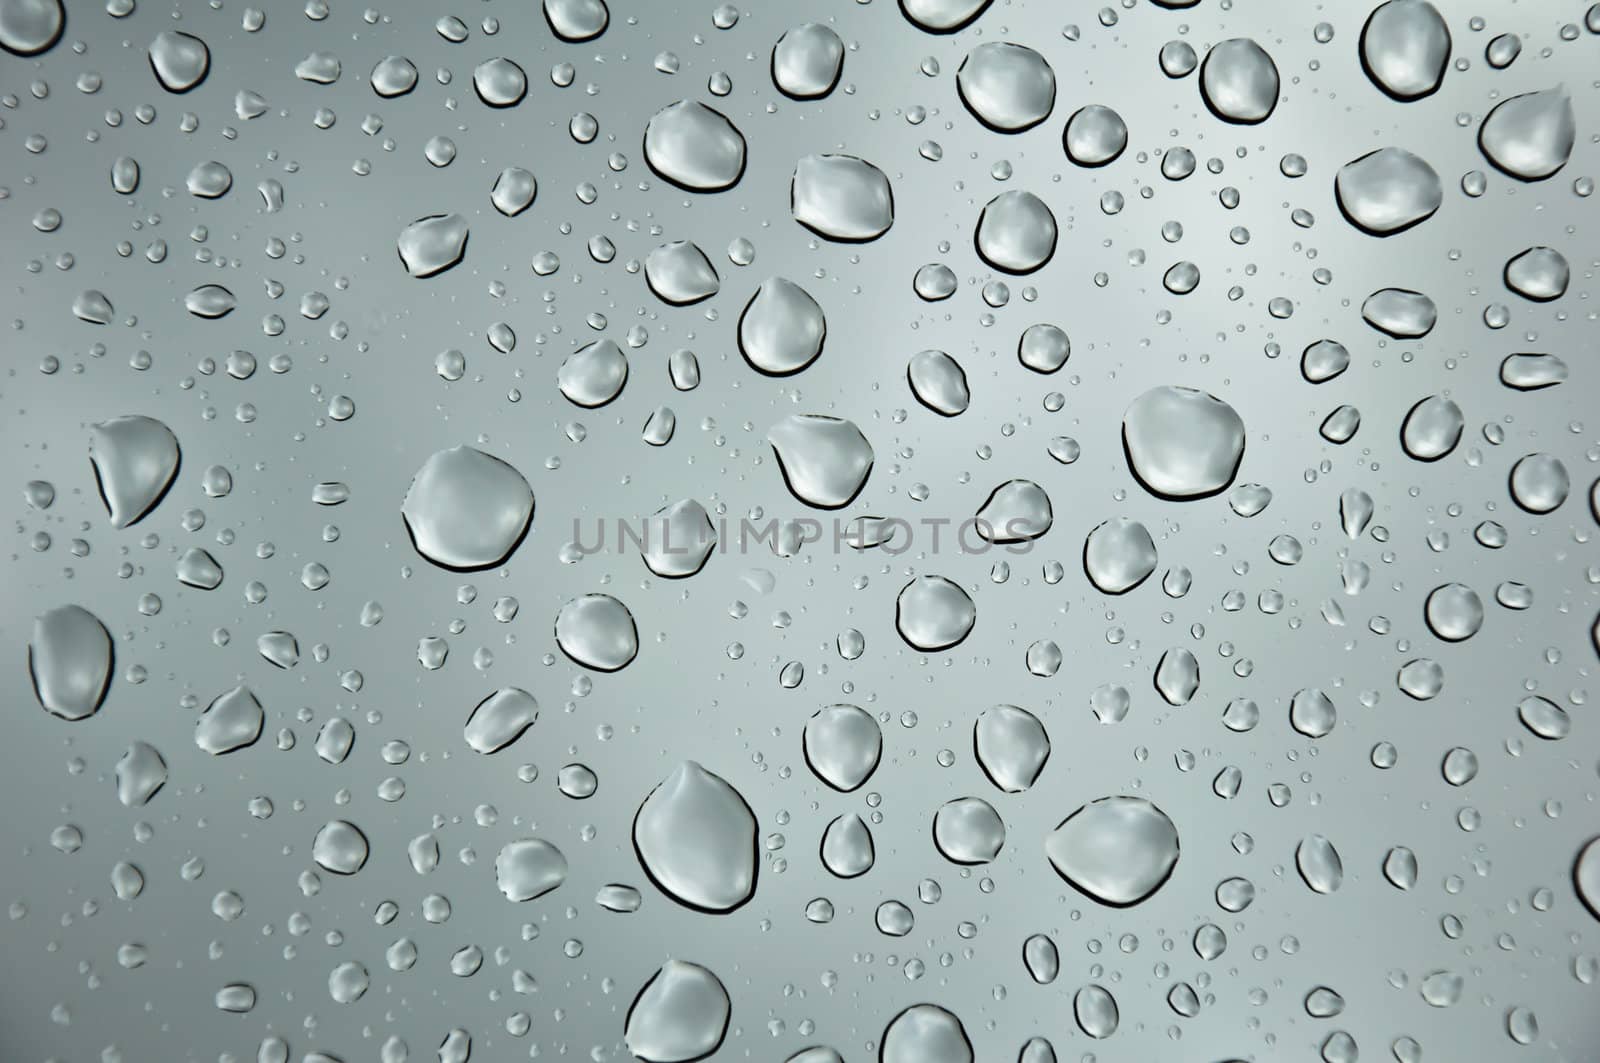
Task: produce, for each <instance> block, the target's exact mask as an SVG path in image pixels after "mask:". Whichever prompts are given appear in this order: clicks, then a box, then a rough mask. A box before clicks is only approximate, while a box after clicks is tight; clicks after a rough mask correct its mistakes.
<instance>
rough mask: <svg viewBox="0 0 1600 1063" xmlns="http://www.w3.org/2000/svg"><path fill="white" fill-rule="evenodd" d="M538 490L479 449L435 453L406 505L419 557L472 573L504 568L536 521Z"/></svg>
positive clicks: (414, 483)
mask: <svg viewBox="0 0 1600 1063" xmlns="http://www.w3.org/2000/svg"><path fill="white" fill-rule="evenodd" d="M533 505H534V503H533V490H532V488H530V487H529V486H528V481H527V480H526V479H524V478H523V476H522V474H521V473H520V472H518V471H517V470H516V469H514V468H512V467H511V466H510V465H508V464H507V463H505V462H504V461H501V460H500V459H499V458H497V457H494V456H493V455H491V454H485V453H484V452H483V451H481V450H477V449H474V448H473V447H468V446H460V447H452V448H451V449H449V450H440V451H437V452H435V453H434V454H433V455H432V456H430V457H429V458H428V460H427V461H425V462H423V463H422V467H421V468H420V469H418V470H417V474H416V475H415V476H414V477H412V480H411V486H410V487H409V488H408V489H407V490H406V497H405V500H404V501H403V502H402V503H401V504H400V515H401V517H402V518H403V519H404V521H405V526H406V531H407V533H408V534H409V535H410V536H411V544H412V546H414V547H415V548H416V551H417V553H419V554H421V555H422V556H423V557H425V558H427V559H428V560H429V561H431V562H432V563H433V564H435V565H438V566H439V567H440V568H445V569H450V570H452V571H456V572H472V571H477V570H480V569H486V568H493V567H494V566H496V565H499V564H502V563H504V562H505V561H506V559H507V558H509V557H510V556H511V554H512V553H513V552H514V551H515V550H516V548H517V546H518V545H520V544H521V542H522V540H523V537H524V536H526V535H527V533H528V528H529V526H530V524H531V523H532V521H533Z"/></svg>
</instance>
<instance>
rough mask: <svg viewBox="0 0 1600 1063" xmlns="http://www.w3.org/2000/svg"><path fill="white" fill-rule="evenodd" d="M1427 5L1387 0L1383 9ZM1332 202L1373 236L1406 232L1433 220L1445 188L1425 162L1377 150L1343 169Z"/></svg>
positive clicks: (1405, 153) (1400, 150)
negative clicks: (1405, 4)
mask: <svg viewBox="0 0 1600 1063" xmlns="http://www.w3.org/2000/svg"><path fill="white" fill-rule="evenodd" d="M1399 3H1407V4H1410V3H1416V4H1419V5H1420V6H1427V5H1426V4H1424V3H1423V0H1389V3H1388V4H1387V5H1385V6H1388V7H1392V6H1394V5H1395V4H1399ZM1333 192H1334V198H1335V200H1337V202H1338V204H1339V209H1340V210H1341V211H1342V212H1343V213H1344V216H1345V220H1347V221H1348V222H1350V224H1352V225H1354V226H1356V228H1358V229H1360V230H1361V231H1362V232H1364V233H1367V234H1369V235H1371V236H1393V235H1395V234H1396V233H1403V232H1405V231H1406V230H1407V229H1409V228H1411V227H1412V226H1414V225H1418V224H1420V223H1422V222H1424V221H1426V220H1427V219H1429V218H1431V217H1433V215H1434V213H1435V212H1436V211H1437V210H1438V209H1439V207H1440V206H1441V205H1442V204H1443V203H1444V184H1443V183H1442V182H1441V181H1440V180H1439V174H1438V173H1437V172H1436V171H1435V170H1434V168H1433V167H1432V166H1429V165H1428V164H1427V162H1426V161H1424V160H1423V159H1421V158H1419V157H1418V156H1416V155H1413V154H1412V153H1411V152H1409V151H1407V150H1405V149H1404V148H1393V147H1390V148H1379V149H1378V150H1377V151H1372V152H1368V153H1367V154H1365V155H1363V156H1361V157H1360V158H1359V159H1354V160H1352V161H1350V162H1347V163H1345V164H1344V165H1343V166H1341V167H1339V172H1338V174H1336V175H1335V176H1334V179H1333Z"/></svg>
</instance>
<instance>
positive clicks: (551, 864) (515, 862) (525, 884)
mask: <svg viewBox="0 0 1600 1063" xmlns="http://www.w3.org/2000/svg"><path fill="white" fill-rule="evenodd" d="M566 880H567V858H566V856H564V855H563V854H562V852H561V850H560V849H557V848H556V847H555V846H554V845H551V844H550V843H549V842H547V841H544V840H543V839H541V838H524V839H522V840H521V841H514V842H507V843H506V844H505V845H504V846H503V847H502V848H501V849H500V855H499V856H497V857H495V861H494V881H495V885H497V886H499V887H500V892H501V893H502V894H504V895H505V898H506V900H508V901H531V900H533V899H534V898H535V897H542V896H544V895H545V894H546V893H549V892H550V891H551V890H553V889H555V888H556V887H557V886H560V885H561V884H562V883H563V882H565V881H566Z"/></svg>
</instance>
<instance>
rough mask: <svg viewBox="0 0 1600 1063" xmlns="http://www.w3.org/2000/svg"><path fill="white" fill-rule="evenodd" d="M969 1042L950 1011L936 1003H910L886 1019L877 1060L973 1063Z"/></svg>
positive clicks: (880, 1061) (958, 1021)
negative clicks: (886, 1023) (887, 1023)
mask: <svg viewBox="0 0 1600 1063" xmlns="http://www.w3.org/2000/svg"><path fill="white" fill-rule="evenodd" d="M972 1060H973V1055H972V1041H971V1040H970V1039H969V1038H968V1037H967V1029H966V1027H965V1026H963V1025H961V1020H960V1019H958V1018H956V1016H955V1014H954V1013H953V1012H949V1011H946V1010H945V1009H944V1008H941V1007H939V1005H937V1004H913V1005H911V1007H909V1008H907V1009H906V1010H904V1011H902V1012H901V1013H900V1014H898V1015H896V1016H895V1017H894V1018H892V1019H890V1020H889V1025H888V1026H886V1027H884V1030H883V1040H882V1044H881V1045H880V1046H879V1049H878V1061H879V1063H972Z"/></svg>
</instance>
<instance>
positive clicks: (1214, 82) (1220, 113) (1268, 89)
mask: <svg viewBox="0 0 1600 1063" xmlns="http://www.w3.org/2000/svg"><path fill="white" fill-rule="evenodd" d="M1200 98H1201V99H1202V100H1204V101H1205V105H1206V107H1208V108H1209V109H1210V111H1211V113H1212V114H1214V115H1216V116H1217V117H1218V118H1220V119H1222V120H1223V121H1224V122H1234V123H1240V124H1248V125H1253V124H1255V123H1257V122H1264V121H1266V120H1267V118H1268V117H1269V116H1270V115H1271V114H1272V110H1273V108H1274V107H1276V106H1277V105H1278V67H1277V64H1275V63H1274V62H1273V61H1272V56H1270V55H1268V54H1267V53H1266V50H1265V49H1263V48H1262V47H1261V45H1259V44H1257V43H1256V42H1255V41H1253V40H1250V39H1249V38H1248V37H1234V38H1232V39H1231V40H1226V41H1222V42H1220V43H1218V44H1214V45H1212V46H1211V48H1210V50H1209V51H1207V52H1206V60H1205V62H1204V63H1203V64H1202V65H1201V67H1200Z"/></svg>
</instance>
